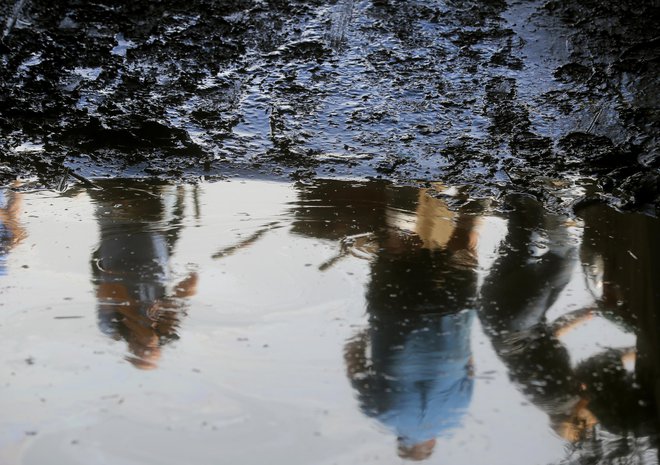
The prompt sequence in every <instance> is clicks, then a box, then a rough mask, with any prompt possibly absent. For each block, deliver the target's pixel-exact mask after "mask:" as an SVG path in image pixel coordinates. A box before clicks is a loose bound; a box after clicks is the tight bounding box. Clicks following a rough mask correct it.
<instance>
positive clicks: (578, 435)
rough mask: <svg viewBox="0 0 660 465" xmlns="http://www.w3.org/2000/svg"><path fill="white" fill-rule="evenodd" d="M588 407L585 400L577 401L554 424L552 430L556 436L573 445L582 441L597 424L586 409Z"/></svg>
mask: <svg viewBox="0 0 660 465" xmlns="http://www.w3.org/2000/svg"><path fill="white" fill-rule="evenodd" d="M588 405H589V401H588V400H587V399H584V398H580V399H578V401H577V402H576V403H575V404H574V405H573V406H572V407H571V409H570V411H569V412H568V413H567V414H566V415H565V416H563V417H561V418H560V419H559V421H558V422H556V423H555V425H554V429H555V431H556V432H557V434H559V436H561V437H562V438H564V439H566V440H567V441H570V442H573V443H575V442H577V441H580V440H582V439H584V437H585V436H586V435H587V434H588V433H589V431H591V430H592V429H593V428H594V426H596V425H597V424H598V418H596V416H595V415H594V414H593V413H592V412H591V411H590V410H589V409H588V408H587V406H588Z"/></svg>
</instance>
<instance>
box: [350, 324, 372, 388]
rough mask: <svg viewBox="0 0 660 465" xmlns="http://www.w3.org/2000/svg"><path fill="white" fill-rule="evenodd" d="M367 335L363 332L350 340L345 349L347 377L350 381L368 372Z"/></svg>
mask: <svg viewBox="0 0 660 465" xmlns="http://www.w3.org/2000/svg"><path fill="white" fill-rule="evenodd" d="M366 352H367V335H366V333H365V332H364V331H363V332H361V333H359V334H358V335H357V336H355V337H354V338H353V339H352V340H350V341H349V342H348V343H347V344H346V346H345V347H344V361H345V363H346V375H347V376H348V378H349V379H350V380H354V379H355V378H357V377H358V376H360V375H362V374H364V373H365V372H366V371H367V365H368V364H367V353H366Z"/></svg>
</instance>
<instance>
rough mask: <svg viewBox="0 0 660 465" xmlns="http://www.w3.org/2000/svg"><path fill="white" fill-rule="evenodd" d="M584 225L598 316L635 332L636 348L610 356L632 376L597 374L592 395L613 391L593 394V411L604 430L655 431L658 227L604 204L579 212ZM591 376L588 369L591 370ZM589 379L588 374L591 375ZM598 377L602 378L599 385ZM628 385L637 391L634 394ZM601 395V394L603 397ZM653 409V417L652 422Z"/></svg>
mask: <svg viewBox="0 0 660 465" xmlns="http://www.w3.org/2000/svg"><path fill="white" fill-rule="evenodd" d="M579 215H580V216H581V217H582V218H583V220H584V222H585V232H584V239H583V241H582V247H581V251H580V254H581V258H582V262H583V264H584V266H585V275H586V277H587V279H588V283H589V288H590V289H591V290H592V292H593V293H594V295H595V297H596V298H597V299H598V305H599V308H600V309H601V313H602V314H603V315H604V316H606V317H608V318H610V319H611V320H612V321H614V322H616V323H617V324H619V325H622V326H625V327H626V328H627V329H628V330H630V331H634V332H635V334H636V336H637V338H636V346H635V347H633V348H630V349H629V350H624V351H620V352H621V353H619V354H616V355H618V357H616V356H615V355H614V354H610V358H613V359H615V361H616V362H617V365H619V366H622V365H623V363H622V362H623V361H625V360H623V361H621V362H619V360H618V359H621V358H622V357H627V359H628V360H629V362H630V364H631V365H633V366H634V372H633V374H629V373H627V372H626V371H625V370H617V371H613V372H611V373H610V372H599V373H598V377H594V378H595V379H594V381H596V382H597V383H598V384H597V383H591V390H592V391H596V389H597V388H599V387H600V385H601V384H603V383H604V382H607V383H608V384H609V385H614V386H615V387H616V389H612V390H611V392H609V393H607V392H604V391H603V392H601V391H602V390H599V391H598V392H592V393H591V394H592V396H593V397H594V401H593V402H592V405H593V409H594V412H596V413H597V415H598V417H599V418H600V419H601V421H602V422H603V423H606V424H607V425H608V428H609V429H617V430H628V431H630V430H633V431H635V432H636V433H639V432H640V431H641V429H642V428H640V427H642V426H644V425H645V424H647V425H648V424H650V423H653V424H654V425H655V426H654V427H655V428H657V426H658V420H659V419H660V338H659V336H660V320H659V319H658V305H659V304H660V287H658V285H657V283H658V279H659V278H660V246H659V244H658V238H660V224H659V222H658V220H657V219H656V218H651V217H648V216H645V215H641V214H630V213H628V214H624V213H618V212H615V211H614V210H612V209H610V208H608V207H606V206H604V205H592V206H590V207H588V208H586V209H583V210H581V211H580V212H579ZM592 371H593V370H592ZM592 376H593V375H592ZM602 378H606V379H605V380H603V379H602ZM633 386H636V387H637V388H636V389H634V388H633ZM603 394H606V395H603ZM653 404H655V415H654V416H655V418H653V420H652V421H651V418H650V416H652V415H653V409H651V408H649V406H650V405H653Z"/></svg>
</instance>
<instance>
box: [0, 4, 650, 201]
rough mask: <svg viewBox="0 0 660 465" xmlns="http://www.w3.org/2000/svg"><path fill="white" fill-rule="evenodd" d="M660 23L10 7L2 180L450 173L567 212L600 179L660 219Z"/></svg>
mask: <svg viewBox="0 0 660 465" xmlns="http://www.w3.org/2000/svg"><path fill="white" fill-rule="evenodd" d="M659 16H660V5H658V2H657V1H656V0H646V1H636V0H616V1H615V0H604V1H603V0H588V1H580V2H577V1H574V0H551V1H546V0H534V1H517V0H511V1H501V0H497V1H476V0H470V1H454V0H444V1H434V0H433V1H432V0H406V1H404V0H377V1H376V0H374V1H367V0H336V1H332V0H330V1H323V0H313V1H308V0H305V1H299V0H269V1H262V0H189V1H185V2H182V1H179V0H151V1H134V2H116V1H95V2H88V1H79V0H71V1H65V2H52V1H50V0H16V1H14V0H3V1H0V17H1V18H2V30H1V31H0V32H1V36H0V39H1V43H0V63H1V65H0V179H1V180H3V181H4V182H8V181H11V180H12V179H14V178H15V177H16V176H23V177H25V176H37V177H38V178H39V180H40V182H41V183H42V184H43V185H45V186H47V187H54V186H56V185H57V183H58V182H59V179H61V177H62V173H63V171H64V169H65V168H70V169H72V170H73V171H75V172H77V173H78V174H80V175H83V176H88V177H89V176H91V177H98V176H117V175H118V174H121V175H122V176H138V177H141V176H151V177H154V178H160V179H181V178H199V177H202V176H205V177H215V178H222V177H226V176H228V175H231V174H233V173H237V172H238V173H246V172H250V173H259V174H260V175H269V176H274V177H280V178H287V179H294V180H299V179H306V180H310V179H313V178H314V177H316V176H321V177H324V178H327V177H341V176H350V177H351V178H361V179H367V178H382V179H388V180H396V181H397V182H399V183H411V182H413V181H416V180H424V181H438V180H442V181H443V182H445V183H447V184H451V185H457V184H462V185H465V186H469V187H470V189H472V191H473V192H472V194H473V196H480V197H493V196H498V195H502V193H503V192H504V193H510V192H527V193H531V194H533V195H534V196H536V197H537V198H539V199H541V200H544V201H545V202H546V205H548V207H550V206H553V205H555V206H556V207H557V208H555V209H556V210H561V209H562V208H565V204H566V203H567V202H566V201H565V200H566V199H565V197H564V194H563V189H564V188H565V187H566V186H567V185H568V186H569V187H570V186H573V185H578V184H581V183H582V182H584V178H585V177H586V178H590V179H592V180H594V185H595V186H596V187H597V189H596V190H594V192H593V193H592V195H593V196H596V197H601V198H603V199H605V200H607V201H608V202H610V203H612V204H616V205H618V206H623V207H629V208H631V209H643V208H652V209H655V210H656V212H657V207H658V199H660V181H659V180H660V174H659V170H660V157H659V156H658V134H660V131H659V124H660V118H659V115H658V108H660V105H659V102H658V95H660V94H659V93H658V89H659V88H660V87H659V83H660V76H659V75H658V70H659V69H660V66H658V59H659V57H660V55H659V50H660V49H659V45H660V41H659V40H658V27H657V19H656V18H658V17H659ZM575 200H578V199H571V201H573V202H574V201H575ZM568 203H570V202H568Z"/></svg>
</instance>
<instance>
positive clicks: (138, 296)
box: [91, 182, 197, 369]
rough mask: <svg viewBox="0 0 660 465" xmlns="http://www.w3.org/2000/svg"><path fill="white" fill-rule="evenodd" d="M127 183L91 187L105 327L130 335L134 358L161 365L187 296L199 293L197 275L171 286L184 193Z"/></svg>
mask: <svg viewBox="0 0 660 465" xmlns="http://www.w3.org/2000/svg"><path fill="white" fill-rule="evenodd" d="M126 183H127V182H124V183H122V185H121V186H112V185H107V186H104V187H105V188H104V189H103V190H98V191H91V195H92V198H93V199H94V201H95V203H96V210H97V221H98V224H99V228H100V242H99V246H98V248H97V249H96V251H95V252H94V255H93V261H92V265H93V266H92V268H93V273H94V283H95V285H96V295H97V299H98V307H97V308H98V316H99V326H100V328H101V330H102V331H103V332H104V333H105V334H107V335H110V336H112V337H114V338H117V339H118V338H120V337H121V338H123V339H125V340H126V341H127V342H128V346H129V350H130V351H131V352H132V353H133V356H131V357H130V358H129V361H130V362H131V363H133V364H134V365H135V366H136V367H138V368H143V369H148V368H155V367H156V361H157V360H158V359H159V358H160V347H161V346H162V345H163V344H164V343H166V342H167V341H169V340H172V339H175V338H176V337H177V335H176V329H177V326H178V324H179V319H180V315H181V314H182V313H183V310H184V300H182V299H183V298H185V297H188V296H191V295H193V294H194V293H195V287H196V283H197V276H196V274H195V273H191V274H190V275H189V276H188V277H186V278H185V279H184V280H183V281H181V282H180V283H178V284H176V285H175V286H173V287H172V288H171V286H170V283H171V276H170V263H169V262H170V256H171V254H172V250H173V248H174V244H175V243H176V240H177V237H178V232H179V229H180V228H181V216H182V212H183V203H182V201H183V198H182V197H181V195H179V194H180V192H172V191H169V190H168V189H169V188H168V186H156V187H155V188H154V187H151V186H144V185H142V184H140V183H135V184H130V185H126ZM170 201H171V203H172V205H167V203H168V202H170ZM168 216H169V217H168Z"/></svg>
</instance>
